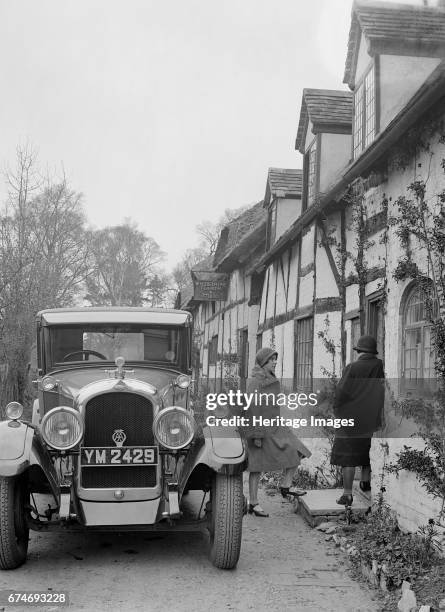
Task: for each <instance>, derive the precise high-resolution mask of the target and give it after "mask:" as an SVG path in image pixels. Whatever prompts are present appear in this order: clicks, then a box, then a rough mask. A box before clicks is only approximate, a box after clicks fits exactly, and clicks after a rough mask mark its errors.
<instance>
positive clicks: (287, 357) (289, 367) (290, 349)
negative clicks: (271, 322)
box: [280, 321, 294, 384]
mask: <svg viewBox="0 0 445 612" xmlns="http://www.w3.org/2000/svg"><path fill="white" fill-rule="evenodd" d="M280 327H281V328H282V333H283V369H282V373H281V376H282V378H283V379H285V381H286V383H287V384H289V383H290V382H291V381H292V380H293V377H294V322H293V321H288V322H287V323H284V324H283V325H281V326H280Z"/></svg>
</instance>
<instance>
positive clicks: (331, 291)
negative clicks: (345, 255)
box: [315, 246, 339, 298]
mask: <svg viewBox="0 0 445 612" xmlns="http://www.w3.org/2000/svg"><path fill="white" fill-rule="evenodd" d="M331 250H332V249H331ZM333 256H334V257H335V251H334V253H333ZM315 266H316V271H317V273H316V296H317V297H318V298H325V297H334V296H338V295H339V293H338V287H337V283H336V282H335V277H334V274H333V272H332V268H331V264H330V263H329V259H328V256H327V254H326V249H325V247H324V246H317V261H316V264H315Z"/></svg>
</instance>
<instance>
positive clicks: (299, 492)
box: [280, 487, 307, 499]
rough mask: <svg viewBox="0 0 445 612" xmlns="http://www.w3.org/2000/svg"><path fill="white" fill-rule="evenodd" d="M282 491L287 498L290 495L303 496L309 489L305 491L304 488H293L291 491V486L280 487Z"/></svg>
mask: <svg viewBox="0 0 445 612" xmlns="http://www.w3.org/2000/svg"><path fill="white" fill-rule="evenodd" d="M280 493H281V495H282V497H284V499H286V497H287V496H288V495H290V496H291V497H302V496H303V495H306V493H307V491H303V489H293V490H292V491H291V490H290V489H289V487H280Z"/></svg>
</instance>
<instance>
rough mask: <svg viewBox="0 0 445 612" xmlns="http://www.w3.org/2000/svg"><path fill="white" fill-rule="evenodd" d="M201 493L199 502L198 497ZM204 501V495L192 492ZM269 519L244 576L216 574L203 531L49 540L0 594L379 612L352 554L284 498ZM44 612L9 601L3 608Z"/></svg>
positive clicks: (249, 533) (91, 606)
mask: <svg viewBox="0 0 445 612" xmlns="http://www.w3.org/2000/svg"><path fill="white" fill-rule="evenodd" d="M193 496H195V498H194V497H193ZM189 497H190V498H191V501H192V502H193V503H194V502H197V500H198V498H197V494H196V493H194V492H193V493H191V494H190V496H189ZM262 503H263V506H264V507H265V508H267V510H268V511H269V512H270V517H269V518H257V517H253V516H247V517H245V520H244V531H243V547H242V552H241V558H240V561H239V564H238V567H237V569H236V570H234V571H221V570H217V569H216V568H214V567H213V566H212V565H211V564H210V562H209V561H208V559H207V550H206V538H205V536H204V535H201V534H199V533H183V534H180V533H171V534H168V535H164V534H152V535H151V534H136V535H135V534H124V535H117V534H100V535H99V534H60V533H52V534H40V533H37V534H36V533H35V532H32V534H31V537H32V540H31V542H30V554H29V559H28V562H27V563H26V565H24V566H23V567H21V568H19V569H18V570H14V571H9V572H1V573H0V588H1V589H15V590H26V591H34V590H35V591H46V590H47V589H49V588H51V589H52V590H53V592H56V591H60V590H64V591H67V592H68V594H69V598H70V606H69V608H61V607H55V606H52V607H51V606H49V607H46V608H44V609H45V610H53V611H55V610H64V609H65V610H66V609H69V610H70V611H90V610H91V611H96V612H101V611H102V610H130V611H144V612H152V611H153V612H154V611H156V612H164V611H165V612H197V611H200V610H211V611H212V612H220V611H221V612H222V611H229V610H230V611H236V612H238V611H239V612H241V611H244V610H254V611H256V612H263V611H264V612H266V611H267V612H274V611H278V610H280V611H281V610H283V609H288V610H297V611H304V612H311V611H314V612H319V611H331V612H334V611H337V610H338V611H340V610H341V611H342V612H347V611H350V612H364V611H369V612H374V611H377V610H378V605H377V603H376V602H374V601H373V599H372V597H373V596H372V592H371V591H370V590H368V588H367V587H366V586H364V585H360V584H359V583H357V582H354V581H353V580H352V578H350V577H349V575H348V573H347V571H346V567H345V565H344V564H343V556H342V554H341V553H338V552H337V550H336V549H334V548H333V547H332V546H331V545H330V544H327V543H326V542H325V541H324V538H325V536H324V534H321V533H320V532H318V531H315V530H313V529H311V528H310V527H309V526H308V525H307V524H306V523H305V522H304V521H303V519H302V518H301V517H300V516H299V515H296V514H294V513H293V511H292V505H291V504H288V503H283V502H282V501H281V497H278V496H275V497H268V496H264V495H263V496H262ZM2 607H4V612H18V611H19V610H35V611H37V610H39V609H42V608H40V607H36V606H29V605H28V606H24V607H22V606H17V605H14V606H12V605H9V604H6V605H5V604H3V603H1V604H0V611H1V609H2Z"/></svg>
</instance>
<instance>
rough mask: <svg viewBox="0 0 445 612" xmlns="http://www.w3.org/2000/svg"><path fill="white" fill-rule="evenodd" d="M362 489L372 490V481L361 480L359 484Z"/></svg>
mask: <svg viewBox="0 0 445 612" xmlns="http://www.w3.org/2000/svg"><path fill="white" fill-rule="evenodd" d="M358 486H359V487H360V490H361V491H370V490H371V483H370V482H369V480H360V482H359V485H358Z"/></svg>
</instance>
